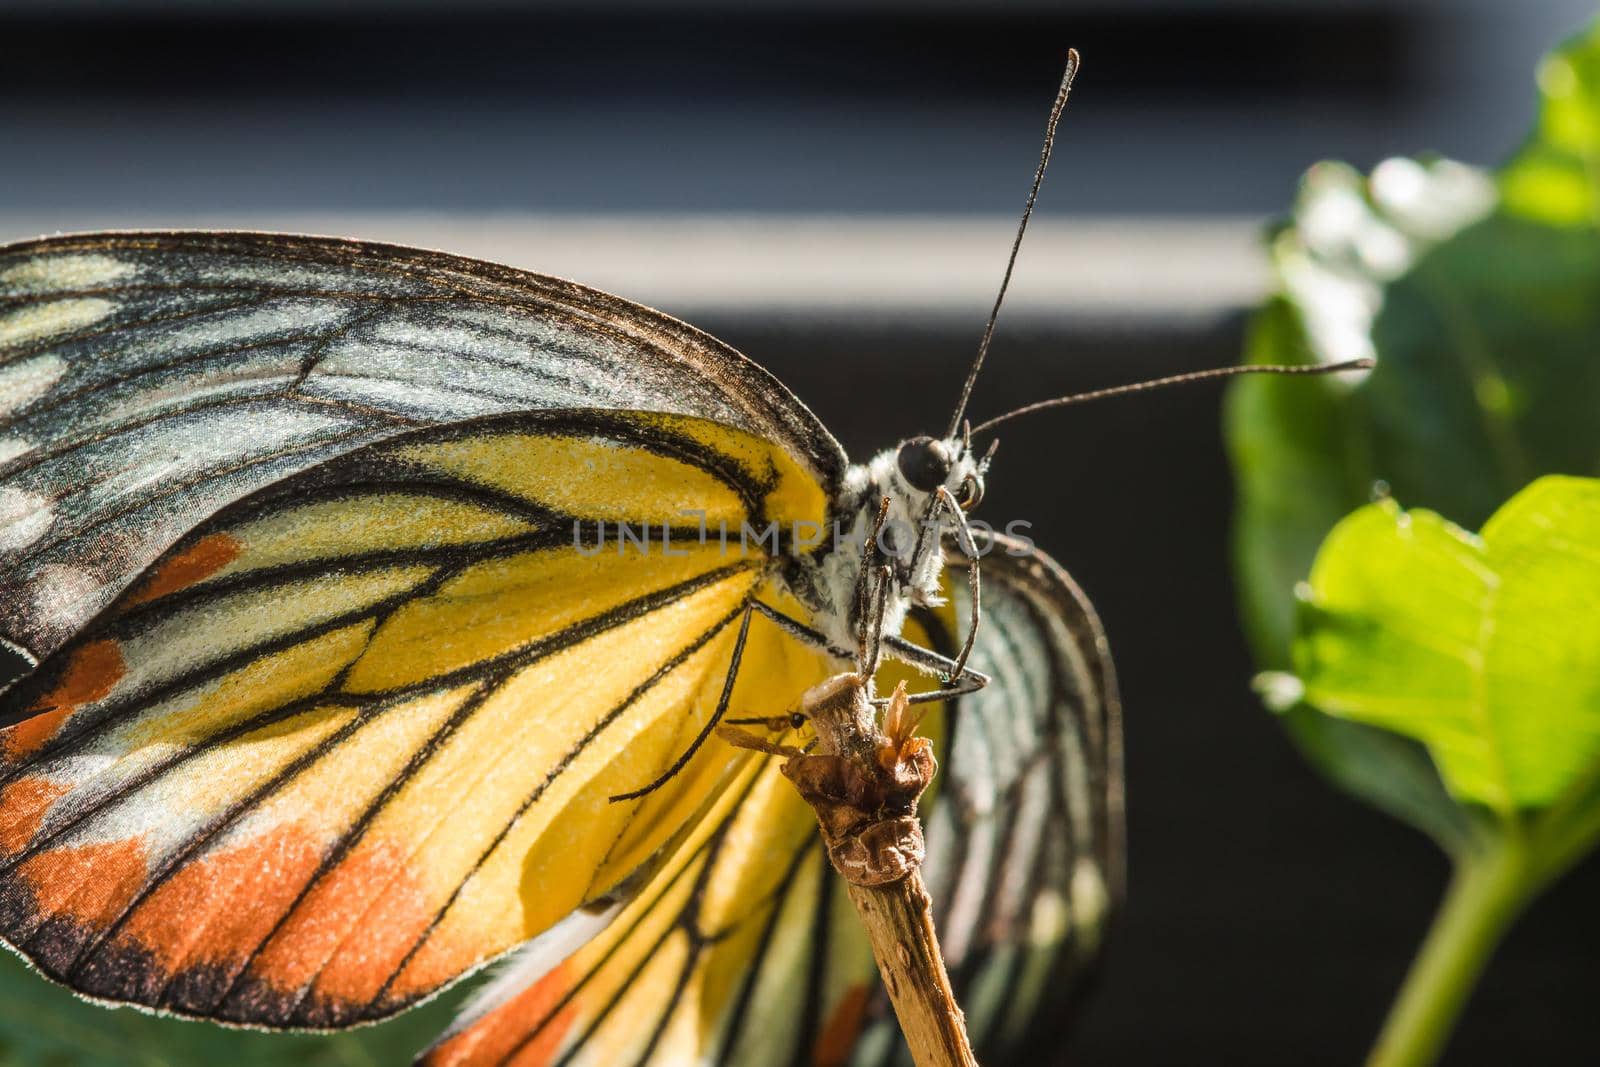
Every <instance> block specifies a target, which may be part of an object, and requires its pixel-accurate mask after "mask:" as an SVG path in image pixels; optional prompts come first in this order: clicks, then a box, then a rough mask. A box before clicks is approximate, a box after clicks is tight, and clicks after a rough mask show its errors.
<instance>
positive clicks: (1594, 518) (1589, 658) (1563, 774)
mask: <svg viewBox="0 0 1600 1067" xmlns="http://www.w3.org/2000/svg"><path fill="white" fill-rule="evenodd" d="M1295 669H1296V671H1297V673H1298V674H1299V676H1300V678H1301V681H1302V682H1303V684H1304V686H1305V693H1306V696H1307V698H1308V699H1309V700H1310V702H1311V703H1312V704H1314V705H1315V706H1316V707H1317V708H1319V709H1320V710H1322V711H1324V712H1327V713H1329V714H1332V715H1337V716H1340V717H1344V718H1349V719H1353V720H1356V721H1359V722H1364V723H1367V724H1369V725H1373V726H1379V727H1382V728H1384V729H1387V730H1390V731H1393V732H1395V733H1398V734H1401V735H1403V736H1407V737H1410V738H1413V739H1415V740H1417V741H1420V742H1421V743H1422V744H1424V745H1426V746H1427V748H1428V751H1429V752H1430V753H1431V754H1432V756H1433V759H1434V761H1435V763H1436V764H1437V766H1438V768H1439V771H1440V773H1441V775H1442V777H1443V779H1444V781H1445V783H1446V784H1447V785H1448V786H1449V788H1450V791H1451V792H1452V794H1454V795H1455V796H1456V797H1457V798H1459V799H1461V800H1463V801H1466V802H1470V803H1475V804H1482V805H1484V806H1486V807H1489V808H1491V809H1493V810H1495V811H1497V812H1500V813H1501V814H1502V815H1504V816H1506V817H1511V816H1513V815H1515V814H1516V813H1519V812H1526V811H1530V810H1537V809H1542V808H1545V807H1547V806H1549V805H1550V804H1552V803H1554V802H1555V801H1556V800H1557V799H1558V798H1559V797H1560V796H1561V795H1562V794H1563V793H1565V792H1567V791H1568V790H1569V789H1570V788H1572V787H1573V786H1574V785H1575V784H1576V783H1580V782H1582V781H1584V779H1585V777H1586V776H1587V775H1589V774H1591V773H1592V772H1593V770H1594V768H1595V767H1596V766H1597V765H1600V481H1596V480H1594V479H1587V478H1564V477H1548V478H1542V479H1540V480H1539V481H1537V482H1535V483H1534V484H1533V485H1531V486H1529V487H1528V488H1527V489H1526V490H1524V491H1523V492H1522V493H1519V494H1518V495H1517V496H1516V497H1514V498H1513V499H1512V500H1511V501H1510V502H1508V503H1507V504H1506V505H1505V506H1504V507H1503V508H1501V509H1500V511H1498V512H1497V513H1496V514H1495V515H1494V517H1493V518H1492V519H1490V520H1489V522H1488V524H1487V525H1486V526H1485V527H1484V531H1483V536H1482V537H1481V538H1479V537H1475V536H1473V535H1472V534H1469V533H1466V532H1465V531H1463V530H1461V529H1459V528H1458V527H1455V526H1453V525H1451V524H1450V523H1448V522H1446V521H1445V520H1443V519H1441V518H1440V517H1439V516H1438V515H1436V514H1434V513H1432V512H1428V511H1421V510H1416V511H1410V512H1406V511H1402V510H1400V509H1399V508H1398V507H1397V506H1395V505H1394V504H1393V503H1391V502H1387V501H1386V502H1382V503H1379V504H1373V505H1369V506H1367V507H1365V508H1362V509H1361V510H1359V511H1357V512H1355V513H1354V514H1353V515H1351V516H1350V517H1349V518H1347V519H1345V520H1344V521H1343V522H1341V523H1340V524H1339V525H1338V526H1337V527H1335V529H1334V531H1333V533H1332V534H1330V535H1329V537H1328V540H1327V541H1326V543H1325V544H1324V545H1323V547H1322V551H1321V552H1320V553H1318V555H1317V560H1316V564H1315V565H1314V566H1313V568H1312V570H1311V580H1310V589H1309V594H1308V604H1307V608H1306V610H1305V611H1304V613H1303V615H1302V630H1301V633H1300V635H1299V637H1298V639H1297V641H1296V644H1295Z"/></svg>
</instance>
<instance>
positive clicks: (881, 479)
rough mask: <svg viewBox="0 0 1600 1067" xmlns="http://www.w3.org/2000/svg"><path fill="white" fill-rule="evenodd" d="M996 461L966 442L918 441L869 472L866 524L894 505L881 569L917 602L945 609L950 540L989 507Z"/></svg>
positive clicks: (882, 458) (882, 539) (880, 548)
mask: <svg viewBox="0 0 1600 1067" xmlns="http://www.w3.org/2000/svg"><path fill="white" fill-rule="evenodd" d="M992 457H993V449H990V450H989V451H988V452H987V453H984V454H982V455H979V454H978V453H976V452H974V451H973V449H972V446H971V442H970V441H969V440H968V439H967V438H966V437H965V436H964V435H961V436H955V437H946V438H938V437H912V438H910V439H908V440H905V441H902V442H900V443H899V444H898V445H896V446H895V447H894V448H891V449H886V450H885V451H883V452H880V453H879V454H878V455H877V456H876V457H874V459H873V461H872V462H871V463H869V464H868V465H867V469H866V472H865V473H866V475H867V479H866V480H867V484H866V486H864V487H863V488H864V491H863V492H862V511H863V512H864V515H863V518H867V517H869V516H873V517H876V515H877V513H878V511H879V509H880V507H883V502H884V501H887V507H886V510H884V511H883V513H882V526H881V529H880V532H879V535H878V538H877V540H878V545H877V551H876V552H875V556H876V561H875V562H876V563H877V564H878V565H885V564H886V565H888V567H889V568H890V570H891V571H892V572H893V576H894V579H895V583H894V584H895V586H896V588H897V590H898V592H899V594H900V597H901V598H903V599H904V600H906V601H908V602H909V603H916V604H934V603H937V602H938V600H939V590H940V575H941V572H942V571H943V569H944V544H943V542H944V539H945V535H946V534H948V533H950V532H951V530H952V529H953V527H955V526H956V525H958V524H959V521H960V518H961V517H962V516H963V515H964V514H965V513H966V512H969V511H971V510H972V509H973V508H975V507H977V506H978V504H979V502H980V501H982V499H983V485H984V475H985V474H986V473H987V472H988V469H989V462H990V460H991V458H992Z"/></svg>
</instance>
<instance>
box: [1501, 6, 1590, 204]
mask: <svg viewBox="0 0 1600 1067" xmlns="http://www.w3.org/2000/svg"><path fill="white" fill-rule="evenodd" d="M1539 96H1540V102H1541V105H1542V106H1541V108H1540V112H1539V124H1538V127H1537V129H1536V130H1535V131H1534V134H1533V136H1532V137H1531V138H1529V140H1528V144H1527V145H1526V146H1524V148H1523V149H1522V151H1520V152H1519V153H1518V154H1517V156H1516V158H1515V159H1513V160H1512V161H1511V162H1510V163H1509V164H1508V165H1507V166H1506V168H1505V170H1504V171H1503V172H1502V173H1501V175H1500V189H1501V194H1502V195H1503V196H1504V198H1505V202H1506V205H1507V206H1508V207H1509V208H1510V209H1511V210H1512V211H1513V212H1515V213H1516V214H1519V215H1521V216H1522V217H1524V218H1529V219H1537V220H1538V221H1540V222H1545V223H1549V224H1551V225H1555V226H1593V225H1595V223H1596V222H1600V212H1597V209H1600V23H1596V24H1595V25H1593V26H1591V27H1590V28H1589V30H1588V32H1587V33H1584V34H1580V35H1579V36H1577V37H1575V38H1573V40H1571V41H1570V42H1568V43H1567V44H1566V45H1565V46H1564V47H1562V48H1560V49H1558V50H1557V51H1556V52H1554V53H1552V54H1551V55H1549V56H1547V57H1545V60H1544V62H1543V63H1541V64H1539Z"/></svg>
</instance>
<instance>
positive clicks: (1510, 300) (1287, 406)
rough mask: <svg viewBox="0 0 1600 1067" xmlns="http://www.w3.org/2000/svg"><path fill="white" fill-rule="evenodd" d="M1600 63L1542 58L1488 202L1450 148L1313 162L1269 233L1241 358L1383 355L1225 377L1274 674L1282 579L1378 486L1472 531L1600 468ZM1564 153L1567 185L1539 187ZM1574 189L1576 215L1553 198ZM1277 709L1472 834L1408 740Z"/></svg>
mask: <svg viewBox="0 0 1600 1067" xmlns="http://www.w3.org/2000/svg"><path fill="white" fill-rule="evenodd" d="M1597 73H1600V34H1597V32H1596V31H1590V32H1589V33H1588V34H1586V35H1584V36H1582V37H1579V38H1577V39H1575V40H1574V41H1573V42H1571V43H1569V44H1568V45H1566V46H1564V47H1563V49H1561V50H1560V51H1559V52H1558V53H1556V54H1555V55H1553V56H1552V57H1551V58H1550V59H1549V60H1547V61H1546V63H1545V64H1544V67H1543V68H1542V71H1541V85H1542V87H1543V90H1544V95H1543V104H1542V108H1541V118H1540V123H1539V127H1538V129H1537V130H1536V132H1535V133H1534V135H1533V136H1532V137H1531V138H1530V139H1529V141H1528V143H1527V145H1525V146H1524V147H1523V149H1522V150H1521V151H1520V152H1519V154H1518V155H1517V157H1516V159H1515V160H1514V161H1513V162H1512V163H1511V164H1510V165H1509V167H1508V168H1507V170H1506V172H1505V173H1504V174H1503V175H1502V176H1501V177H1500V179H1499V183H1498V188H1499V189H1500V190H1503V193H1504V195H1503V199H1501V200H1499V201H1498V202H1497V199H1496V188H1497V185H1496V181H1495V180H1494V178H1492V177H1491V176H1490V175H1487V174H1484V173H1482V172H1479V171H1476V170H1474V169H1472V168H1469V167H1466V166H1463V165H1461V164H1458V163H1452V162H1450V161H1447V160H1438V159H1432V160H1409V159H1392V160H1387V161H1385V162H1384V163H1382V164H1380V165H1379V166H1378V167H1377V168H1375V169H1374V171H1373V173H1372V175H1371V177H1370V178H1363V177H1362V176H1361V175H1360V174H1358V173H1357V172H1355V171H1354V170H1352V169H1350V168H1348V167H1345V166H1342V165H1340V164H1330V163H1325V164H1319V165H1318V166H1316V167H1314V168H1312V170H1311V171H1310V172H1308V174H1307V175H1306V178H1305V180H1304V181H1303V183H1302V185H1301V189H1300V193H1299V196H1298V198H1297V201H1296V204H1295V208H1294V211H1293V214H1292V216H1291V218H1290V220H1289V222H1288V223H1287V224H1286V225H1284V226H1283V227H1281V228H1280V229H1279V230H1278V231H1277V232H1276V233H1275V234H1274V235H1273V236H1272V241H1271V256H1272V261H1273V264H1274V268H1275V271H1276V274H1277V277H1278V281H1279V292H1278V293H1277V295H1275V296H1274V297H1273V299H1272V300H1271V301H1269V302H1268V304H1267V305H1266V306H1265V307H1264V308H1263V309H1262V310H1261V311H1260V312H1259V313H1258V314H1257V316H1256V318H1255V320H1254V322H1253V323H1252V326H1251V330H1250V337H1249V342H1248V349H1247V356H1248V358H1249V359H1250V360H1251V361H1252V362H1272V363H1311V362H1331V361H1334V360H1339V359H1347V358H1352V357H1356V356H1363V355H1375V356H1376V357H1377V359H1378V367H1377V369H1376V370H1374V371H1372V372H1371V373H1370V374H1369V375H1367V376H1366V377H1365V379H1364V380H1359V381H1357V380H1352V376H1348V375H1340V376H1337V377H1330V378H1325V379H1310V380H1308V379H1284V378H1270V377H1257V378H1247V379H1241V380H1240V381H1239V382H1238V383H1237V384H1236V385H1235V386H1234V387H1233V389H1232V390H1231V393H1230V396H1229V402H1228V408H1227V415H1226V425H1227V433H1228V440H1229V447H1230V450H1231V452H1232V456H1233V461H1234V468H1235V472H1236V475H1237V478H1238V485H1239V495H1238V504H1237V512H1236V525H1235V564H1236V571H1237V574H1238V578H1239V588H1240V597H1241V610H1242V614H1243V617H1244V620H1245V625H1246V629H1247V633H1248V634H1249V636H1250V639H1251V641H1252V644H1253V646H1254V648H1255V652H1256V658H1257V662H1258V663H1259V664H1260V665H1261V666H1262V667H1263V668H1268V669H1274V668H1276V669H1281V668H1283V667H1286V666H1287V665H1288V663H1289V642H1290V635H1291V633H1292V630H1293V626H1294V618H1295V606H1294V601H1293V597H1292V595H1291V590H1292V589H1293V588H1294V584H1295V582H1296V581H1297V580H1298V579H1300V578H1302V577H1303V576H1304V575H1306V574H1307V573H1308V571H1309V569H1310V567H1311V562H1312V559H1313V556H1314V554H1315V552H1316V549H1317V546H1318V545H1319V544H1320V543H1321V541H1322V539H1323V538H1324V537H1325V536H1326V535H1327V533H1328V531H1329V530H1331V529H1332V528H1333V526H1334V524H1335V523H1336V522H1337V521H1338V520H1339V519H1340V518H1341V517H1342V516H1344V515H1346V514H1348V513H1349V512H1351V511H1352V510H1354V509H1356V508H1358V507H1361V506H1362V505H1364V504H1366V503H1367V502H1368V501H1370V500H1371V499H1372V498H1373V496H1374V495H1383V494H1386V493H1389V492H1393V493H1394V494H1395V495H1396V496H1397V497H1398V498H1400V499H1402V500H1405V501H1406V502H1407V504H1408V505H1416V506H1421V507H1426V508H1429V509H1431V510H1433V511H1435V512H1437V513H1439V514H1440V515H1443V516H1445V517H1446V518H1448V519H1449V520H1451V521H1453V522H1456V523H1460V524H1462V525H1464V526H1467V527H1476V526H1479V525H1481V524H1482V523H1483V522H1484V521H1485V520H1486V519H1487V518H1488V516H1489V515H1490V514H1491V513H1492V512H1493V510H1494V508H1495V507H1496V506H1497V505H1498V504H1499V503H1500V502H1501V501H1503V500H1506V499H1507V498H1508V497H1510V496H1511V495H1512V494H1513V493H1515V492H1516V491H1517V490H1518V489H1520V488H1522V487H1523V486H1524V485H1526V484H1527V483H1528V482H1529V481H1531V480H1532V479H1533V478H1535V477H1537V476H1539V475H1541V474H1548V473H1569V474H1595V473H1600V418H1597V417H1596V415H1595V413H1596V412H1597V411H1600V229H1597V226H1600V180H1597V177H1596V176H1597V175H1600V169H1597V166H1596V164H1597V160H1600V156H1597V154H1596V146H1597V145H1600V108H1597V107H1596V106H1595V102H1596V89H1597V86H1600V80H1597V77H1596V75H1597ZM1557 164H1559V166H1560V167H1561V168H1564V171H1563V173H1564V174H1565V175H1566V177H1564V178H1562V179H1560V181H1559V183H1558V182H1556V179H1550V182H1548V183H1546V184H1545V185H1541V184H1540V181H1539V180H1536V179H1538V178H1539V176H1540V175H1541V174H1545V175H1547V174H1548V173H1549V172H1550V170H1551V168H1552V167H1555V166H1556V165H1557ZM1580 178H1581V181H1580V180H1579V179H1580ZM1580 187H1581V190H1582V196H1581V200H1582V204H1581V210H1579V209H1577V208H1574V207H1573V206H1572V203H1570V202H1568V203H1565V206H1563V203H1562V202H1560V198H1561V197H1568V198H1569V199H1570V198H1571V197H1573V196H1574V195H1576V193H1575V190H1578V189H1579V188H1580ZM1541 190H1542V191H1541ZM1279 710H1281V711H1282V712H1283V721H1284V723H1285V725H1286V727H1287V728H1288V729H1289V731H1290V733H1291V735H1292V736H1294V738H1295V740H1296V741H1297V742H1298V743H1299V745H1300V747H1301V748H1302V750H1303V751H1304V752H1305V754H1306V756H1307V758H1308V759H1310V760H1311V761H1312V762H1313V763H1314V764H1315V765H1316V766H1318V768H1319V769H1321V770H1322V771H1323V772H1324V773H1325V774H1327V775H1328V776H1329V777H1330V778H1331V779H1332V780H1334V781H1335V782H1337V783H1338V784H1339V785H1341V786H1342V787H1343V788H1346V789H1349V790H1351V791H1352V792H1355V793H1356V794H1357V795H1359V796H1362V797H1364V798H1365V799H1367V800H1369V801H1370V802H1372V803H1374V804H1377V805H1378V806H1380V807H1382V808H1384V809H1385V810H1387V811H1389V812H1391V813H1392V814H1394V815H1396V816H1397V817H1399V818H1402V819H1405V820H1406V821H1408V822H1410V823H1412V824H1413V825H1415V826H1418V827H1419V828H1421V829H1423V830H1424V831H1425V832H1427V833H1429V834H1430V835H1432V836H1434V837H1435V838H1437V839H1439V841H1440V843H1441V844H1443V845H1444V846H1445V847H1446V848H1447V849H1450V850H1451V851H1458V850H1459V849H1460V848H1461V847H1462V845H1463V843H1464V842H1465V840H1466V838H1465V837H1464V833H1465V831H1466V829H1467V828H1466V827H1465V826H1464V824H1463V816H1462V814H1461V812H1460V810H1459V809H1458V808H1457V807H1456V805H1455V804H1454V803H1453V802H1452V801H1451V800H1450V797H1449V795H1448V793H1447V792H1446V790H1445V789H1444V786H1443V785H1442V783H1441V782H1440V781H1439V779H1438V776H1437V774H1436V773H1435V772H1434V771H1433V767H1432V761H1431V760H1430V759H1429V758H1428V756H1427V754H1426V753H1425V752H1424V751H1423V750H1422V749H1421V748H1420V747H1419V746H1418V744H1417V743H1416V742H1415V741H1413V740H1410V739H1408V738H1405V737H1401V736H1398V735H1395V734H1392V733H1388V732H1385V731H1383V730H1378V729H1372V728H1368V727H1363V726H1360V725H1359V724H1356V723H1353V722H1350V721H1347V720H1343V719H1333V718H1329V717H1327V716H1325V715H1323V714H1322V713H1321V712H1319V711H1317V710H1315V709H1314V708H1312V707H1310V706H1309V705H1306V704H1304V703H1301V704H1295V705H1292V706H1287V707H1285V706H1282V705H1281V704H1280V707H1279ZM1377 768H1383V769H1384V770H1383V772H1382V773H1378V772H1377Z"/></svg>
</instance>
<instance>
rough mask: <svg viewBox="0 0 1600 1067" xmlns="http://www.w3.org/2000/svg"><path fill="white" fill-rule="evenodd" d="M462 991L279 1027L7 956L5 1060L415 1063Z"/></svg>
mask: <svg viewBox="0 0 1600 1067" xmlns="http://www.w3.org/2000/svg"><path fill="white" fill-rule="evenodd" d="M463 995H464V991H460V990H457V991H453V992H451V993H449V994H446V995H445V996H443V997H441V998H439V999H438V1000H436V1001H434V1002H432V1003H430V1004H427V1005H425V1006H423V1007H421V1008H417V1009H415V1010H414V1011H410V1012H406V1013H405V1014H403V1015H401V1016H399V1017H398V1018H395V1019H392V1020H390V1021H388V1022H384V1023H379V1024H378V1025H376V1026H369V1027H363V1028H361V1029H359V1030H351V1031H348V1032H345V1033H340V1034H274V1033H265V1032H263V1031H259V1030H234V1029H228V1028H225V1027H221V1026H216V1025H214V1024H212V1023H204V1022H194V1021H188V1020H181V1019H174V1018H162V1017H159V1016H155V1015H150V1014H147V1013H144V1012H140V1011H137V1010H135V1009H133V1008H127V1007H120V1008H111V1007H106V1006H102V1005H99V1004H94V1003H91V1002H89V1001H86V1000H80V999H79V998H77V997H75V996H73V995H72V994H71V993H69V992H68V991H67V990H65V989H63V988H61V987H60V986H58V985H54V984H53V983H51V982H48V981H46V980H45V979H44V978H43V977H42V976H40V975H38V974H36V973H33V972H32V971H30V970H29V969H28V967H27V965H26V964H24V963H23V962H22V961H21V960H20V959H18V958H16V957H15V956H11V955H6V956H5V957H4V958H0V1064H5V1065H6V1067H216V1065H218V1064H227V1065H229V1067H391V1065H394V1064H406V1063H410V1062H411V1059H412V1057H413V1056H415V1055H416V1054H417V1053H418V1052H419V1051H421V1050H422V1049H423V1048H425V1047H426V1046H427V1045H428V1044H429V1043H431V1042H432V1041H433V1039H434V1038H436V1037H437V1036H438V1035H439V1034H440V1033H441V1032H442V1031H443V1030H444V1028H445V1027H446V1026H448V1025H449V1023H450V1020H451V1019H452V1018H454V1016H455V1014H456V1010H457V1007H458V1005H459V1003H460V1001H461V999H462V997H463Z"/></svg>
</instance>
